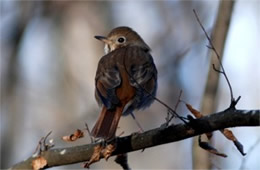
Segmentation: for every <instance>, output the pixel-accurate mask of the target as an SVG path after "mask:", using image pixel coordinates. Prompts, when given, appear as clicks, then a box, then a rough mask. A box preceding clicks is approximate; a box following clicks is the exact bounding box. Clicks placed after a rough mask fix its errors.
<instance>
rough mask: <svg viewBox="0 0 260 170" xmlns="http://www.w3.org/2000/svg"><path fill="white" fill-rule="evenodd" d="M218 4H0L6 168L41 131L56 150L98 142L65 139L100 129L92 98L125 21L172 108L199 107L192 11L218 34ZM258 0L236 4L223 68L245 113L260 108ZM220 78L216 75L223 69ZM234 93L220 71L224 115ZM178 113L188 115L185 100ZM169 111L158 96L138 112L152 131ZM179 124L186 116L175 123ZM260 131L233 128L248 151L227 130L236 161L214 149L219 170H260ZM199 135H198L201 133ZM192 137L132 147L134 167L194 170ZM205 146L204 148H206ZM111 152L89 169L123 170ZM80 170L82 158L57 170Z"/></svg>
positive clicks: (221, 142) (201, 44) (200, 49)
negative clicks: (109, 38) (106, 38)
mask: <svg viewBox="0 0 260 170" xmlns="http://www.w3.org/2000/svg"><path fill="white" fill-rule="evenodd" d="M218 7H219V1H217V0H214V1H181V0H179V1H177V0H176V1H76V2H72V1H9V0H1V1H0V9H1V11H0V12H1V19H0V29H1V34H0V40H1V42H0V43H1V49H0V50H1V51H0V54H1V57H0V76H1V87H0V90H1V125H0V126H1V140H0V142H1V166H0V168H2V169H5V168H8V167H10V166H12V165H13V164H15V163H17V162H20V161H22V160H24V159H26V158H28V157H29V156H31V155H32V154H33V152H34V150H35V148H36V146H37V144H38V141H39V140H40V138H41V137H42V136H45V135H46V134H47V133H48V132H49V131H52V134H51V137H50V138H53V139H54V143H55V145H56V147H69V146H74V145H82V144H86V143H89V142H90V139H89V138H88V137H84V138H83V139H80V140H78V141H76V142H73V143H66V142H64V141H62V140H61V137H62V136H64V135H68V134H71V133H73V132H74V130H76V129H77V128H80V129H83V128H85V125H84V124H85V122H86V123H87V124H88V125H89V127H90V128H92V127H93V125H94V123H95V121H96V119H97V117H98V114H99V112H100V108H98V105H97V104H96V101H95V99H94V77H95V72H96V68H97V63H98V61H99V59H100V58H101V57H102V56H103V55H104V50H103V47H104V46H103V44H102V43H101V42H99V41H97V40H96V39H94V35H107V34H108V33H109V31H110V30H111V29H113V28H114V27H117V26H129V27H132V28H133V29H134V30H135V31H137V32H138V33H139V34H140V35H141V36H142V37H143V39H144V40H145V41H146V43H147V44H148V45H149V46H150V47H151V49H152V56H153V57H154V60H155V63H156V65H157V68H158V72H159V75H158V76H159V80H158V81H159V82H158V85H159V86H158V93H157V97H158V98H159V99H161V100H163V101H164V102H165V103H167V104H168V105H169V106H172V107H174V106H175V103H176V101H177V99H178V95H179V92H180V90H181V89H182V90H183V96H182V99H183V100H185V101H186V102H188V103H190V104H192V105H193V107H194V108H197V109H199V108H200V104H201V99H202V97H203V92H204V87H205V83H206V79H207V74H208V70H209V68H210V69H211V67H209V61H210V58H209V55H208V54H209V50H208V48H207V47H206V45H207V44H208V43H207V41H206V38H205V36H204V34H203V32H202V30H201V28H200V27H199V25H198V23H197V21H196V19H195V17H194V14H193V12H192V9H196V11H197V13H198V14H199V16H200V18H201V21H202V23H203V24H204V27H205V29H206V30H207V31H208V32H209V33H211V32H212V31H213V28H214V23H215V19H216V16H217V12H218ZM259 37H260V2H259V1H258V0H250V1H245V0H238V1H236V2H235V4H234V9H233V14H232V18H231V25H230V29H229V32H228V36H227V41H226V45H225V51H224V59H223V64H224V66H225V69H226V72H227V74H228V76H229V79H230V81H231V84H232V86H233V90H234V94H235V97H237V96H239V95H241V96H242V99H241V100H240V102H239V103H238V105H237V108H238V109H257V108H258V109H259V108H260V102H259V101H260V53H259V44H260V40H259ZM216 74H217V73H216ZM229 104H230V95H229V90H228V87H227V84H226V82H225V80H224V79H223V78H222V77H220V83H219V87H218V94H217V100H216V108H217V109H216V111H221V110H224V109H226V108H227V107H228V106H229ZM177 111H178V113H180V114H183V115H186V114H187V113H188V111H187V110H186V109H185V108H184V106H183V105H180V106H179V107H178V110H177ZM166 115H167V109H166V108H164V107H163V106H162V105H160V104H159V103H157V102H154V104H153V105H152V106H151V107H150V108H148V109H146V110H144V111H138V112H137V113H136V117H137V119H138V120H139V122H141V124H142V126H143V128H144V129H145V130H149V129H152V128H156V127H158V126H160V125H161V124H162V123H164V122H165V117H166ZM174 122H175V123H177V122H179V121H178V120H174ZM119 127H120V128H119V129H118V134H119V133H121V132H124V135H129V134H131V133H133V132H136V131H138V127H137V126H136V124H135V122H134V121H133V120H132V118H131V117H130V116H129V117H123V118H122V119H121V120H120V124H119ZM259 130H260V128H252V127H251V128H245V127H243V128H233V132H234V133H235V135H236V136H237V138H238V139H239V141H240V142H241V143H242V144H243V145H244V150H245V152H248V151H249V150H250V149H251V151H250V154H248V155H247V156H246V157H243V156H242V155H241V154H240V153H239V152H238V151H237V150H236V148H235V147H234V146H233V143H232V142H230V141H227V139H225V138H224V137H223V136H222V135H221V134H220V133H219V132H215V133H214V138H213V145H214V146H215V147H216V148H217V149H218V150H219V151H221V152H224V153H226V154H227V155H228V158H220V157H216V156H214V155H210V157H209V161H210V163H211V166H212V167H213V169H244V168H247V169H260V164H259V153H260V142H259V138H260V131H259ZM194 139H195V140H197V138H194ZM192 143H193V139H187V140H183V141H180V142H175V143H171V144H167V145H161V146H158V147H154V148H148V149H146V150H145V151H144V152H141V151H137V152H133V153H130V154H129V155H128V157H129V164H130V166H131V167H132V168H133V169H137V168H138V169H192V167H193V166H192V161H193V157H192V155H193V154H192V146H193V145H192ZM200 152H205V151H204V150H202V149H201V150H200ZM113 159H114V158H110V159H109V160H108V162H106V161H104V160H101V161H100V162H98V163H96V164H94V165H92V166H91V168H97V169H101V168H106V169H119V168H120V166H119V165H117V164H116V163H115V162H114V161H113ZM72 168H73V169H79V168H81V164H74V165H69V166H63V167H56V168H53V169H72Z"/></svg>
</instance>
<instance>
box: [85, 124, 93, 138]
mask: <svg viewBox="0 0 260 170" xmlns="http://www.w3.org/2000/svg"><path fill="white" fill-rule="evenodd" d="M85 126H86V130H87V132H88V135H89V137H90V140H91V143H94V140H93V138H92V136H91V133H90V130H89V128H88V124H87V123H86V122H85Z"/></svg>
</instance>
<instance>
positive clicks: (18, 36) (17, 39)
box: [0, 2, 31, 168]
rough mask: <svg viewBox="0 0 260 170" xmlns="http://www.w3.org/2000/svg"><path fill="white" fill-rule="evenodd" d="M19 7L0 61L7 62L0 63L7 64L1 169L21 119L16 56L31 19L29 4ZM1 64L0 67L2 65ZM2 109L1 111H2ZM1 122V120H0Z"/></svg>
mask: <svg viewBox="0 0 260 170" xmlns="http://www.w3.org/2000/svg"><path fill="white" fill-rule="evenodd" d="M18 3H19V5H20V9H19V14H18V15H17V18H16V19H15V20H14V22H16V23H14V29H13V30H12V31H13V32H12V35H11V36H10V37H9V38H8V39H7V40H5V41H6V42H7V43H6V42H5V43H6V44H4V46H6V47H7V50H9V51H10V53H8V54H10V55H9V56H2V58H1V60H7V61H2V62H3V63H4V64H5V63H7V65H6V66H5V67H3V68H5V69H6V70H1V71H3V72H4V75H3V76H2V77H1V88H0V91H1V107H2V108H1V112H3V114H8V116H5V117H6V119H5V121H6V122H5V124H6V125H7V127H5V128H6V131H1V132H3V134H1V137H3V138H4V139H5V140H3V141H2V145H1V147H2V150H1V155H5V156H2V157H1V162H2V163H3V164H2V165H1V167H2V168H3V167H6V166H7V164H8V161H9V160H10V155H11V150H12V149H13V148H10V142H9V141H13V138H14V136H15V134H16V130H15V128H14V124H16V125H18V126H19V124H18V123H19V121H17V120H20V119H21V116H22V115H21V114H16V113H17V112H18V111H17V106H18V105H17V104H18V103H17V101H16V100H15V98H16V95H17V94H16V93H17V87H18V86H19V72H20V70H19V69H20V68H19V61H18V60H19V59H18V54H19V50H20V45H21V41H22V38H23V35H24V32H25V29H26V26H27V24H28V21H29V20H30V18H31V15H30V12H31V4H29V3H26V2H24V3H22V2H18ZM3 63H1V65H2V64H3ZM2 109H3V110H2ZM1 114H2V113H1ZM1 121H3V120H1ZM1 123H2V122H1Z"/></svg>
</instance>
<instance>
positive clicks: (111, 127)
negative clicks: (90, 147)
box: [91, 106, 123, 140]
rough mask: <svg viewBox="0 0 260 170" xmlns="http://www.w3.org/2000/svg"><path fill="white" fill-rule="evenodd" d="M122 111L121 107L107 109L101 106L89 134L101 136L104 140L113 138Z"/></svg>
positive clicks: (96, 136)
mask: <svg viewBox="0 0 260 170" xmlns="http://www.w3.org/2000/svg"><path fill="white" fill-rule="evenodd" d="M122 111H123V107H116V108H115V109H113V110H108V109H107V108H106V107H104V106H103V108H102V111H101V113H100V116H99V118H98V120H97V122H96V124H95V126H94V127H93V129H92V131H91V135H92V136H93V137H95V138H103V139H105V140H108V139H112V138H114V137H115V135H116V129H117V126H118V123H119V120H120V117H121V115H122Z"/></svg>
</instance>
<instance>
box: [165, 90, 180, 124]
mask: <svg viewBox="0 0 260 170" xmlns="http://www.w3.org/2000/svg"><path fill="white" fill-rule="evenodd" d="M181 95H182V90H180V94H179V97H178V101H177V102H176V104H175V107H174V111H175V112H176V113H177V111H176V110H177V108H178V106H179V104H180V102H181V101H182V100H181ZM173 117H174V116H173V115H172V117H171V118H170V119H169V120H168V122H167V124H169V122H170V121H171V120H172V119H173Z"/></svg>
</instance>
